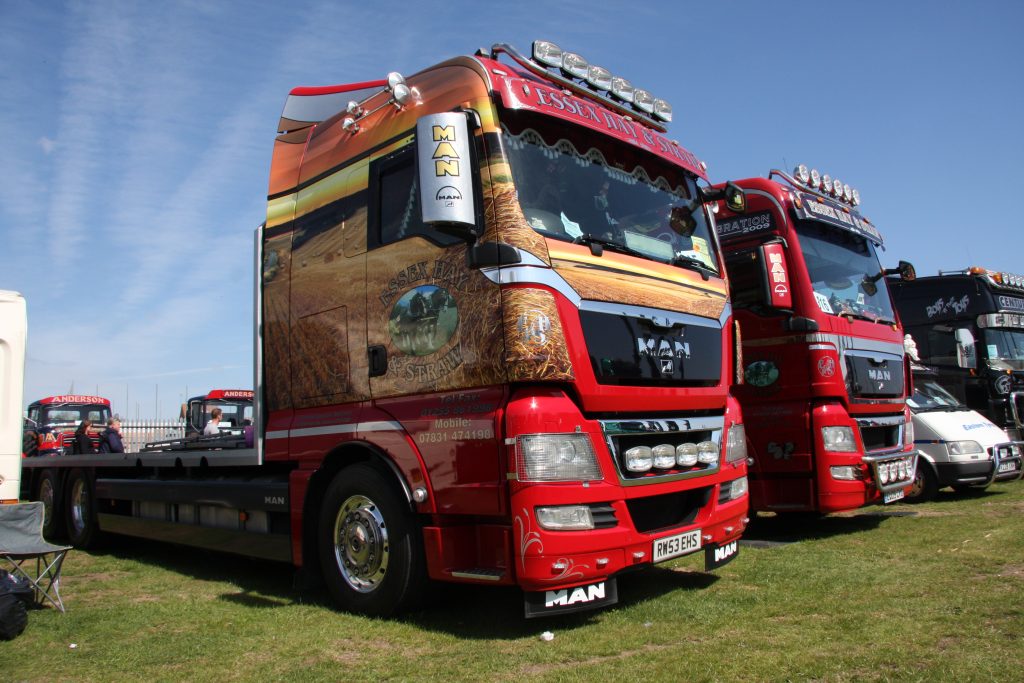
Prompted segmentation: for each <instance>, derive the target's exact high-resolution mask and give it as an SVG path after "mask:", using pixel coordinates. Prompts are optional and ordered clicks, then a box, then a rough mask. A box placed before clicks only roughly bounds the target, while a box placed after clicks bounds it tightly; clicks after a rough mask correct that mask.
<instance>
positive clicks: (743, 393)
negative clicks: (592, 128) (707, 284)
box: [717, 165, 916, 513]
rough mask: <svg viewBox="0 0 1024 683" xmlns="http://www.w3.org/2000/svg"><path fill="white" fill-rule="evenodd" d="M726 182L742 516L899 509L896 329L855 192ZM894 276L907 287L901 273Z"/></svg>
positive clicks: (902, 483) (783, 177) (906, 451)
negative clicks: (745, 469) (746, 498)
mask: <svg viewBox="0 0 1024 683" xmlns="http://www.w3.org/2000/svg"><path fill="white" fill-rule="evenodd" d="M794 175H795V176H796V177H792V176H790V175H789V174H786V173H784V172H781V171H777V170H773V171H772V172H771V173H769V176H768V178H749V179H746V180H740V181H736V184H737V185H739V186H740V187H742V188H743V189H744V191H745V193H746V197H747V204H748V212H747V213H746V214H744V215H735V214H733V213H731V212H729V211H728V209H726V208H725V207H724V206H722V207H721V210H720V211H719V213H718V220H717V231H718V236H719V239H720V240H721V243H722V248H723V250H724V251H725V255H726V264H727V268H728V271H729V279H730V287H731V292H732V297H733V305H734V307H735V308H736V318H737V320H738V321H739V323H740V329H741V332H742V338H743V343H742V346H743V361H742V362H743V373H744V382H743V384H742V385H740V386H738V387H736V389H735V395H736V397H737V398H738V399H739V401H740V404H741V405H742V407H743V413H744V417H745V418H746V429H747V440H748V449H749V453H750V456H751V458H752V461H753V464H752V467H751V473H750V493H751V507H752V508H753V509H755V510H766V511H776V512H787V511H805V512H819V513H827V512H837V511H841V510H850V509H853V508H858V507H861V506H863V505H865V504H868V503H872V502H875V501H878V500H884V502H891V501H893V500H898V499H899V498H902V497H903V494H904V489H905V488H906V486H907V485H908V484H910V482H911V481H912V480H913V478H914V468H915V465H916V455H915V451H914V450H913V443H914V437H913V433H912V427H911V422H910V416H909V413H908V410H907V407H906V398H907V396H908V395H909V390H910V387H909V385H910V381H911V379H910V372H909V367H908V361H907V359H906V357H905V353H904V348H903V330H902V328H901V327H900V324H899V320H898V318H897V316H896V313H895V312H894V309H893V304H892V299H891V297H890V295H889V291H888V289H887V287H886V285H885V284H884V282H883V280H884V279H885V278H884V275H885V274H887V273H892V272H896V271H885V270H883V269H882V267H881V265H880V264H879V260H878V256H877V253H876V249H877V248H878V247H879V246H881V244H882V237H881V235H880V234H879V232H878V230H877V229H876V228H875V226H874V225H872V223H871V222H870V221H868V219H867V218H865V217H864V216H862V215H861V214H860V213H859V211H858V210H857V206H858V205H859V204H860V196H859V193H858V192H856V191H853V190H851V189H850V187H849V186H848V185H843V184H842V183H841V182H840V181H838V180H833V179H831V178H830V177H829V176H827V175H825V176H821V175H819V174H818V172H817V170H814V171H809V170H808V169H807V168H806V167H805V166H802V165H801V166H798V167H797V169H796V171H795V173H794ZM899 272H900V273H901V274H902V275H903V276H906V277H908V278H911V277H913V268H912V267H911V266H910V264H906V263H902V262H901V268H900V270H899Z"/></svg>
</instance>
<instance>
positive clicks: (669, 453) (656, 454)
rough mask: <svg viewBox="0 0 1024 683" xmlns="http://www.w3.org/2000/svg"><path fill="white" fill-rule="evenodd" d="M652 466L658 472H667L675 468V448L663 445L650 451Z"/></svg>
mask: <svg viewBox="0 0 1024 683" xmlns="http://www.w3.org/2000/svg"><path fill="white" fill-rule="evenodd" d="M651 457H653V458H654V466H655V467H656V468H658V469H659V470H667V469H670V468H672V467H675V466H676V447H675V446H673V445H671V444H667V443H663V444H659V445H657V446H655V447H654V448H652V449H651Z"/></svg>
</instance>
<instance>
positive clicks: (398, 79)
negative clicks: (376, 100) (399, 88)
mask: <svg viewBox="0 0 1024 683" xmlns="http://www.w3.org/2000/svg"><path fill="white" fill-rule="evenodd" d="M396 85H405V76H403V75H402V74H400V73H398V72H397V71H392V72H391V73H389V74H388V90H394V89H395V86H396Z"/></svg>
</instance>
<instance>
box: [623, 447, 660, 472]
mask: <svg viewBox="0 0 1024 683" xmlns="http://www.w3.org/2000/svg"><path fill="white" fill-rule="evenodd" d="M623 456H624V457H625V459H626V469H627V470H629V471H630V472H646V471H648V470H649V469H651V466H652V465H654V456H653V454H652V453H651V447H650V446H633V447H632V448H630V449H629V450H628V451H626V452H625V453H624V454H623Z"/></svg>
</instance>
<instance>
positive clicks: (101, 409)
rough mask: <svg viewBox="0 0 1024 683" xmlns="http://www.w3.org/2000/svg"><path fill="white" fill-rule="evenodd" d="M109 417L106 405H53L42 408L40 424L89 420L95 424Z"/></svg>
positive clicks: (76, 422)
mask: <svg viewBox="0 0 1024 683" xmlns="http://www.w3.org/2000/svg"><path fill="white" fill-rule="evenodd" d="M109 418H110V408H108V407H106V406H54V407H52V408H44V409H43V413H42V417H41V423H42V424H44V425H45V424H70V423H74V424H76V425H77V424H78V423H79V422H81V421H82V420H89V421H90V422H92V423H93V424H94V425H96V426H100V425H103V424H106V422H107V419H109Z"/></svg>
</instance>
